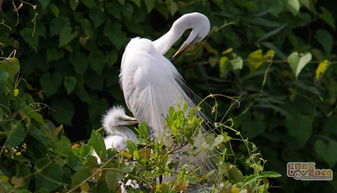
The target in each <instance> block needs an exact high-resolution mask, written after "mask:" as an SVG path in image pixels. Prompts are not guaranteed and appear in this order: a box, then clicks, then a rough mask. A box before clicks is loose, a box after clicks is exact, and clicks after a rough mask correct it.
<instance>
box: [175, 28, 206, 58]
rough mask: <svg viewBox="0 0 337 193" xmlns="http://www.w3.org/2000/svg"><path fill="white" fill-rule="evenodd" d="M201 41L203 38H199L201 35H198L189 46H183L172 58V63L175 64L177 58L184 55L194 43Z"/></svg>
mask: <svg viewBox="0 0 337 193" xmlns="http://www.w3.org/2000/svg"><path fill="white" fill-rule="evenodd" d="M199 40H201V38H200V37H199V34H197V35H196V36H195V37H194V39H193V40H192V41H191V42H190V43H189V44H183V45H182V46H181V47H180V48H179V50H178V51H177V52H176V53H175V54H174V55H173V56H172V58H171V60H170V61H171V62H174V61H175V60H176V59H177V58H179V56H181V55H183V53H184V52H185V51H186V50H187V49H188V48H189V47H190V46H191V45H192V44H194V43H196V42H198V41H199Z"/></svg>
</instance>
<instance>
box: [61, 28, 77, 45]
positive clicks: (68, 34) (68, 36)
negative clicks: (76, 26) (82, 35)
mask: <svg viewBox="0 0 337 193" xmlns="http://www.w3.org/2000/svg"><path fill="white" fill-rule="evenodd" d="M76 36H77V31H75V32H72V28H71V27H69V26H68V27H65V28H63V29H62V31H61V33H60V39H59V47H62V46H64V45H67V44H68V43H69V42H71V40H73V39H74V38H75V37H76Z"/></svg>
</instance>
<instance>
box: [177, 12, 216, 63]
mask: <svg viewBox="0 0 337 193" xmlns="http://www.w3.org/2000/svg"><path fill="white" fill-rule="evenodd" d="M172 29H173V30H177V31H179V30H180V29H184V30H186V29H192V31H191V33H190V35H189V36H188V38H187V39H186V41H185V42H184V43H183V44H182V45H181V47H180V48H179V50H178V51H177V52H176V53H175V54H174V55H173V57H172V58H171V61H174V60H176V59H177V58H178V57H179V56H181V55H182V54H183V53H184V51H185V50H186V49H187V48H188V47H189V46H190V45H192V44H194V43H197V42H200V41H201V40H203V39H204V38H205V37H206V36H207V35H208V33H209V31H210V23H209V20H208V18H207V17H206V16H205V15H203V14H201V13H198V12H194V13H189V14H185V15H183V16H181V17H180V18H179V19H178V20H176V21H175V22H174V23H173V26H172Z"/></svg>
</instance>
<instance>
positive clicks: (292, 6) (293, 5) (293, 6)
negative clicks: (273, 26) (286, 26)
mask: <svg viewBox="0 0 337 193" xmlns="http://www.w3.org/2000/svg"><path fill="white" fill-rule="evenodd" d="M286 1H287V4H288V9H289V11H290V12H291V13H292V14H293V15H298V13H299V10H300V8H301V4H300V2H299V0H286Z"/></svg>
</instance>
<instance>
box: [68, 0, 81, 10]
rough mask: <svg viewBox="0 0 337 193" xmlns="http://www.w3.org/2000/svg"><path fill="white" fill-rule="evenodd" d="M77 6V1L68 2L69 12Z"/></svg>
mask: <svg viewBox="0 0 337 193" xmlns="http://www.w3.org/2000/svg"><path fill="white" fill-rule="evenodd" d="M78 4H79V0H70V1H69V6H70V8H71V10H73V11H75V10H76V8H77V7H78Z"/></svg>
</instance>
